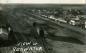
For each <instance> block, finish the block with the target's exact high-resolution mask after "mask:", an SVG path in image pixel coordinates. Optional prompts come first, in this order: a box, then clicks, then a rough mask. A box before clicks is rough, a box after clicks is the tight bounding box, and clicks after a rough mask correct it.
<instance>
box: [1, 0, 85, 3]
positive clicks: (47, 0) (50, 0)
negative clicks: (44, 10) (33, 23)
mask: <svg viewBox="0 0 86 53" xmlns="http://www.w3.org/2000/svg"><path fill="white" fill-rule="evenodd" d="M0 3H5V4H8V3H24V4H36V3H37V4H52V3H54V4H85V0H0Z"/></svg>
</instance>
